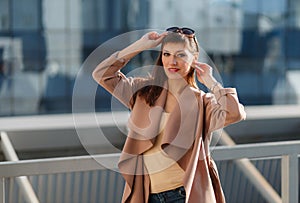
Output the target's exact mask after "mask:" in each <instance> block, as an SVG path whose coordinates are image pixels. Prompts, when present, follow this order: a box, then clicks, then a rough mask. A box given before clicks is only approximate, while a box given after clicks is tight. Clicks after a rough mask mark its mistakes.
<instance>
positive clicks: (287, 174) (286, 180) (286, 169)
mask: <svg viewBox="0 0 300 203" xmlns="http://www.w3.org/2000/svg"><path fill="white" fill-rule="evenodd" d="M298 168H299V165H298V156H297V154H290V155H285V156H282V159H281V196H282V203H292V202H295V203H296V202H298V195H299V184H298V179H299V177H298V176H299V169H298Z"/></svg>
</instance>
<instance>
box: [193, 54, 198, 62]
mask: <svg viewBox="0 0 300 203" xmlns="http://www.w3.org/2000/svg"><path fill="white" fill-rule="evenodd" d="M198 58H199V53H195V54H194V60H195V61H198Z"/></svg>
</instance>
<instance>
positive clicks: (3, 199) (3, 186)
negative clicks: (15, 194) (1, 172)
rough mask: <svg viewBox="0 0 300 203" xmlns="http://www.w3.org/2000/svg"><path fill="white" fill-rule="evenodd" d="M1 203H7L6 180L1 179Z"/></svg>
mask: <svg viewBox="0 0 300 203" xmlns="http://www.w3.org/2000/svg"><path fill="white" fill-rule="evenodd" d="M0 202H1V203H5V178H0Z"/></svg>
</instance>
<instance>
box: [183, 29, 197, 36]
mask: <svg viewBox="0 0 300 203" xmlns="http://www.w3.org/2000/svg"><path fill="white" fill-rule="evenodd" d="M182 33H183V34H186V35H192V34H194V33H195V31H194V30H192V29H190V28H182Z"/></svg>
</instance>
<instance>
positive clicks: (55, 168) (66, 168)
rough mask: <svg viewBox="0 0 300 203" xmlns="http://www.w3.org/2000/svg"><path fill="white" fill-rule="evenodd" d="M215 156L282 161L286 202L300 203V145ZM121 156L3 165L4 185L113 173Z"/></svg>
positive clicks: (221, 150) (220, 150)
mask: <svg viewBox="0 0 300 203" xmlns="http://www.w3.org/2000/svg"><path fill="white" fill-rule="evenodd" d="M212 154H213V157H214V159H215V160H236V159H243V158H262V157H278V156H280V157H282V172H281V173H282V183H281V184H282V202H283V203H287V202H298V193H299V180H298V179H299V177H298V172H299V169H298V168H299V165H298V155H299V154H300V141H283V142H272V143H259V144H242V145H236V146H218V147H215V148H214V150H213V152H212ZM119 156H120V154H119V153H116V154H101V155H94V156H76V157H64V158H48V159H35V160H22V161H7V162H1V163H0V180H1V182H3V179H4V178H9V177H18V176H30V175H42V174H55V173H64V172H77V171H90V170H103V169H106V167H104V166H103V165H101V164H100V163H105V165H106V166H109V167H108V168H110V169H112V168H114V169H116V168H117V166H116V163H117V162H118V159H119ZM2 186H3V187H4V185H2ZM0 195H1V193H0ZM0 198H1V197H0Z"/></svg>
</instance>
